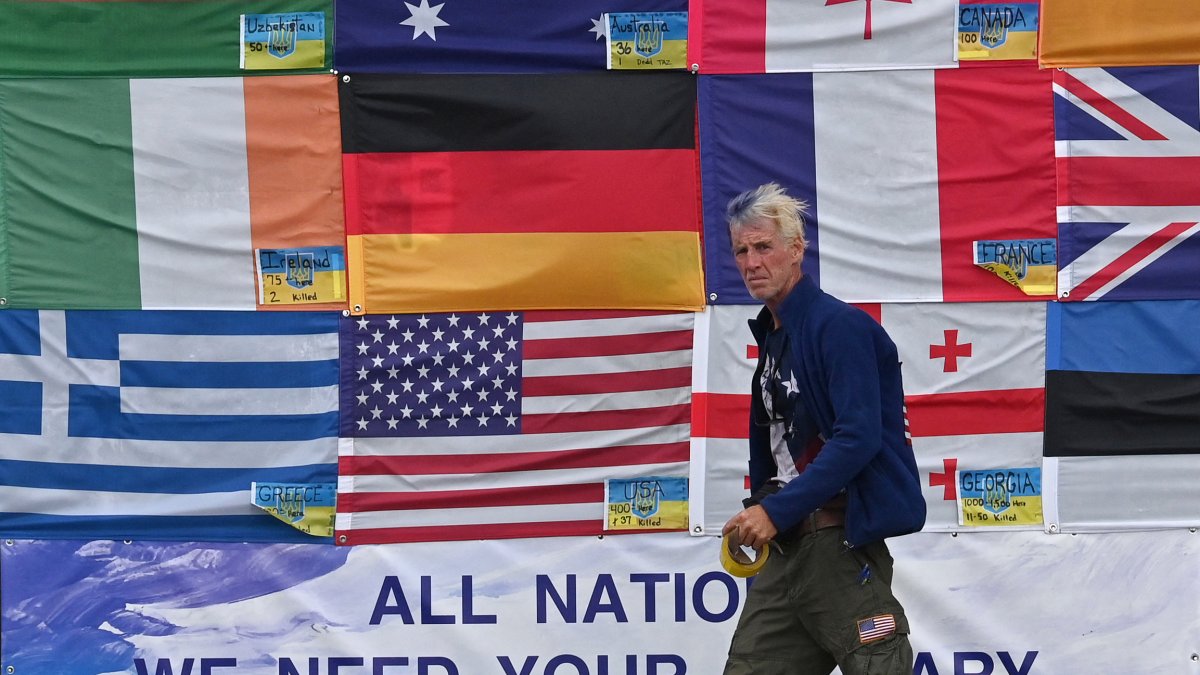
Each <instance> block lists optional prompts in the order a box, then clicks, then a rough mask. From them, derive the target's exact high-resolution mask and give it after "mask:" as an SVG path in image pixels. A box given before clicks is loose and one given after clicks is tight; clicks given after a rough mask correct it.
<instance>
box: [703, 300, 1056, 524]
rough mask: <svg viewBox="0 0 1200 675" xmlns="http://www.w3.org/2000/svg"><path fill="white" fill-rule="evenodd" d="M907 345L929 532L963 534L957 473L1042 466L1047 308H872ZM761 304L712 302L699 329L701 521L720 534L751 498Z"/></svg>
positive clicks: (903, 355) (908, 387)
mask: <svg viewBox="0 0 1200 675" xmlns="http://www.w3.org/2000/svg"><path fill="white" fill-rule="evenodd" d="M860 308H861V309H863V310H864V311H867V312H868V313H869V314H871V315H872V316H874V317H875V319H876V320H877V321H879V322H880V323H881V324H882V325H883V326H884V328H885V329H887V331H888V334H889V335H891V337H892V339H893V340H894V341H895V342H896V346H897V348H898V350H899V354H900V360H901V364H902V365H901V371H902V374H903V377H904V391H905V404H906V407H907V415H908V421H909V430H910V432H911V434H912V441H913V450H914V452H915V454H916V456H917V464H918V468H919V469H920V471H921V476H922V483H923V487H924V489H925V497H926V500H927V503H928V507H929V517H928V519H927V521H926V526H925V529H926V530H927V531H946V530H959V529H961V527H960V526H959V525H958V516H957V499H958V490H957V485H956V483H955V473H954V472H955V471H956V470H959V469H961V470H983V469H1007V468H1014V467H1031V466H1039V465H1040V461H1041V448H1042V429H1043V419H1042V418H1043V411H1044V384H1043V381H1044V373H1045V316H1046V309H1045V304H1044V303H1026V302H1009V303H888V304H883V305H861V306H860ZM758 310H759V308H758V307H756V306H750V305H743V306H736V305H735V306H727V305H716V306H710V307H708V308H707V309H706V310H705V312H704V314H703V315H702V316H701V318H700V319H699V320H698V322H697V331H696V348H695V351H696V355H697V356H696V373H695V375H694V381H693V387H694V390H695V394H694V395H693V400H692V403H693V413H692V415H693V421H692V429H693V439H692V445H693V455H692V469H691V470H692V481H691V482H692V496H691V499H692V503H691V508H692V525H693V527H696V526H700V527H701V528H703V530H704V531H709V532H714V531H715V532H719V531H720V528H721V526H722V525H723V524H724V523H725V521H726V520H727V519H728V518H729V517H730V516H732V515H733V514H734V513H735V512H736V510H737V509H739V508H741V499H742V497H744V496H746V490H747V486H746V479H745V476H746V468H747V464H746V462H747V458H748V455H747V452H748V451H747V448H746V438H747V430H748V424H749V422H748V414H749V405H750V395H751V394H750V382H751V379H752V375H753V372H754V366H755V363H756V360H757V350H756V348H755V346H754V343H753V338H752V337H751V335H750V332H749V328H747V327H746V320H747V319H749V318H751V317H753V316H754V315H756V314H757V313H758Z"/></svg>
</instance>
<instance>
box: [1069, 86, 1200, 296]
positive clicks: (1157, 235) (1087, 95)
mask: <svg viewBox="0 0 1200 675" xmlns="http://www.w3.org/2000/svg"><path fill="white" fill-rule="evenodd" d="M1054 93H1055V98H1054V101H1055V136H1056V142H1055V148H1056V155H1057V161H1058V178H1059V180H1058V186H1059V187H1058V220H1059V235H1058V239H1059V249H1060V253H1059V265H1060V268H1059V279H1058V290H1059V295H1060V297H1061V298H1062V299H1063V300H1070V301H1076V300H1153V299H1172V298H1200V275H1198V274H1196V270H1197V269H1198V268H1200V237H1198V236H1196V235H1197V234H1198V233H1200V190H1198V189H1197V183H1196V180H1195V178H1194V177H1195V175H1196V170H1197V167H1198V166H1200V67H1198V66H1173V67H1159V68H1107V69H1104V68H1078V69H1067V70H1059V71H1056V72H1055V74H1054Z"/></svg>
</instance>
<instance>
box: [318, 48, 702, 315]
mask: <svg viewBox="0 0 1200 675" xmlns="http://www.w3.org/2000/svg"><path fill="white" fill-rule="evenodd" d="M341 113H342V150H343V153H344V154H343V171H344V181H345V189H346V218H347V222H346V235H347V259H348V267H349V270H350V273H349V276H350V282H349V283H350V305H351V307H352V309H353V310H354V312H355V313H366V312H371V313H386V312H426V311H429V312H432V311H467V310H478V311H484V310H499V309H504V310H508V309H516V310H522V309H585V308H586V309H677V310H678V309H697V308H699V307H702V306H703V304H704V299H703V282H702V273H701V265H700V220H699V205H698V199H699V194H698V185H699V175H698V173H699V168H698V159H697V153H696V144H695V131H694V130H695V78H694V77H693V76H691V75H689V74H686V73H608V72H604V73H587V74H551V75H528V74H526V75H436V76H431V75H378V74H351V75H345V76H343V77H342V85H341Z"/></svg>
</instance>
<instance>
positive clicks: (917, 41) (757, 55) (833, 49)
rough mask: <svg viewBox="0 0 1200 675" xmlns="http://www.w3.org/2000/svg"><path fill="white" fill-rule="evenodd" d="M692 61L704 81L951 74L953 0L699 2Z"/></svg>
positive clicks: (955, 26) (955, 52)
mask: <svg viewBox="0 0 1200 675" xmlns="http://www.w3.org/2000/svg"><path fill="white" fill-rule="evenodd" d="M692 8H693V10H692V13H693V18H692V22H691V25H692V26H693V29H692V31H691V33H692V34H691V40H690V41H691V43H692V47H691V49H692V56H691V57H690V58H691V60H692V61H693V62H698V63H699V64H700V72H701V73H704V74H708V75H713V74H729V73H783V72H798V71H821V70H881V69H890V68H938V67H953V66H955V65H956V62H957V56H958V45H957V40H958V34H957V29H958V13H957V9H958V3H957V2H955V1H954V0H875V1H874V2H873V1H872V0H863V1H862V2H859V1H858V0H704V2H703V3H693V5H692Z"/></svg>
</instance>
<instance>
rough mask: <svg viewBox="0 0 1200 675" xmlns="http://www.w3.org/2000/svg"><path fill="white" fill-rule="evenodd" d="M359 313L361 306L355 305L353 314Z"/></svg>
mask: <svg viewBox="0 0 1200 675" xmlns="http://www.w3.org/2000/svg"><path fill="white" fill-rule="evenodd" d="M361 312H362V305H355V306H354V313H355V314H359V313H361Z"/></svg>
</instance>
